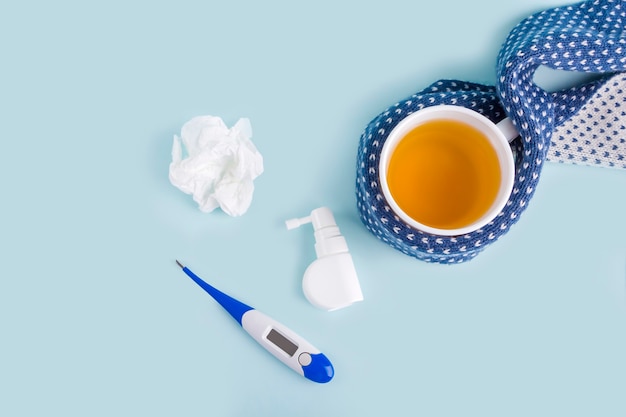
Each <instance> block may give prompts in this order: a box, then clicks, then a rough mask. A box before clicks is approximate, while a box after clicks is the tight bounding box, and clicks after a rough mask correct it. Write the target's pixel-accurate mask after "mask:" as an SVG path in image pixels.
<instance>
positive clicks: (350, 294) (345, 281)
mask: <svg viewBox="0 0 626 417" xmlns="http://www.w3.org/2000/svg"><path fill="white" fill-rule="evenodd" d="M307 223H312V224H313V230H314V235H315V253H316V255H317V260H315V261H313V263H311V265H309V267H308V268H307V269H306V271H305V272H304V278H303V280H302V288H303V290H304V295H305V296H306V298H307V299H308V300H309V301H310V302H311V303H312V304H313V305H315V306H317V307H320V308H324V309H326V310H336V309H339V308H342V307H347V306H349V305H350V304H352V303H354V302H355V301H361V300H363V294H362V293H361V287H360V285H359V280H358V278H357V275H356V270H355V268H354V263H353V261H352V256H351V255H350V252H349V251H348V245H347V243H346V239H345V238H344V237H343V236H342V235H341V232H340V231H339V227H338V226H337V223H336V222H335V218H334V216H333V213H332V212H331V211H330V209H329V208H327V207H320V208H317V209H315V210H313V211H312V212H311V215H310V216H306V217H302V218H296V219H291V220H287V221H286V222H285V224H286V225H287V229H289V230H291V229H295V228H297V227H299V226H301V225H303V224H307Z"/></svg>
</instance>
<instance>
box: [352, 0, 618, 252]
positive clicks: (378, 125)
mask: <svg viewBox="0 0 626 417" xmlns="http://www.w3.org/2000/svg"><path fill="white" fill-rule="evenodd" d="M623 4H624V3H623V2H621V1H614V0H603V1H593V2H584V3H579V4H577V5H573V6H567V7H563V8H555V9H551V10H547V11H544V12H541V13H538V14H536V15H533V16H530V17H529V18H527V19H525V20H524V21H522V22H521V23H520V24H518V25H517V26H516V27H515V28H514V29H513V31H512V32H511V33H510V34H509V37H508V38H507V40H506V42H505V43H504V45H503V47H502V50H501V51H500V54H499V55H498V61H497V69H498V82H497V85H496V87H495V88H494V87H489V86H484V85H480V84H474V83H466V82H462V81H450V80H443V81H439V82H437V83H434V84H433V85H431V86H430V87H428V88H427V89H425V90H424V91H422V92H420V93H417V94H414V95H412V96H411V97H408V98H407V99H405V100H402V101H400V102H398V103H396V104H395V105H393V106H391V107H389V108H388V109H386V110H385V111H384V112H383V113H381V114H380V115H378V116H377V117H376V118H375V119H374V120H372V121H371V122H370V124H369V125H368V126H367V127H366V128H365V130H364V132H363V134H362V135H361V139H360V142H359V149H358V155H357V179H356V193H357V206H358V209H359V212H360V217H361V220H362V221H363V223H364V224H365V226H366V227H367V228H368V229H369V230H370V231H371V232H372V233H373V234H374V235H375V236H377V237H378V238H379V239H381V240H382V241H384V242H386V243H388V244H389V245H391V246H392V247H394V248H396V249H398V250H400V251H402V252H403V253H405V254H407V255H410V256H414V257H416V258H418V259H421V260H424V261H427V262H439V263H445V264H454V263H460V262H465V261H467V260H469V259H472V258H473V257H475V256H476V255H477V254H478V253H480V252H481V251H482V250H484V248H485V247H486V246H488V245H489V244H491V243H493V242H494V241H496V240H497V239H498V238H499V237H501V236H502V235H503V234H505V233H506V232H507V231H508V230H509V228H510V227H511V225H513V224H514V223H516V222H517V221H518V220H519V218H520V215H521V214H522V213H523V212H524V210H525V209H526V208H527V206H528V202H529V201H530V200H531V199H532V197H533V195H534V192H535V189H536V186H537V183H538V181H539V176H540V174H541V168H542V167H543V164H544V162H545V161H546V160H555V161H562V162H573V163H587V164H596V165H602V166H621V167H624V165H623V146H622V147H621V148H620V146H619V145H620V138H624V137H625V136H624V135H623V134H622V132H621V131H622V128H621V126H622V121H621V120H622V119H620V117H622V116H623V114H622V112H621V109H619V110H616V109H618V108H620V107H621V106H622V103H623V97H622V96H620V94H621V89H622V83H623V82H624V79H623V78H622V76H621V75H619V74H618V75H613V76H612V78H611V76H610V75H609V76H607V77H605V78H603V79H601V80H599V81H595V82H593V83H590V84H588V85H586V86H583V87H579V88H574V89H571V90H568V91H564V92H558V93H548V92H546V91H544V90H542V89H541V88H539V87H538V86H536V85H535V84H534V82H533V75H534V72H535V70H536V69H537V68H538V67H539V66H540V65H546V66H549V67H552V68H555V69H565V70H572V71H586V72H595V73H600V74H605V73H606V74H609V73H613V74H614V73H615V72H618V71H623V70H624V69H626V39H625V38H624V36H623V35H622V30H623V29H624V23H626V16H625V14H624V12H623V10H622V6H623ZM622 48H623V49H622ZM607 88H608V90H607ZM618 92H620V93H618ZM607 94H608V96H607ZM611 96H612V97H613V99H610V97H611ZM607 97H608V98H609V99H608V100H607ZM501 103H502V105H503V106H504V108H502V105H501ZM438 104H453V105H459V106H464V107H467V108H470V109H473V110H475V111H477V112H479V113H481V114H483V115H484V116H485V117H487V118H489V119H490V120H492V121H494V122H498V121H500V120H501V119H503V118H504V117H505V114H506V115H508V116H509V117H510V118H511V119H512V120H513V122H514V124H515V126H516V127H517V129H518V131H519V132H520V137H519V138H517V139H516V140H515V141H513V143H512V147H513V150H514V153H515V155H516V178H515V184H514V188H513V192H512V193H511V196H510V198H509V201H508V202H507V204H506V206H505V208H504V209H503V210H502V212H500V213H499V214H498V216H497V217H496V218H495V219H494V221H492V222H491V223H489V224H488V225H486V226H485V227H483V228H482V229H480V230H477V231H475V232H472V233H469V234H467V235H463V236H452V237H449V236H436V235H431V234H428V233H424V232H421V231H418V230H415V229H413V228H412V227H411V226H409V225H408V224H406V223H404V222H403V221H401V220H400V219H399V218H398V217H397V216H396V215H395V214H394V213H393V211H392V210H391V209H390V207H389V205H388V204H387V202H386V201H385V198H384V196H383V195H382V193H381V192H380V189H379V186H378V182H379V177H378V172H377V170H378V166H377V165H378V159H379V156H380V152H381V149H382V146H383V144H384V142H385V140H386V138H387V135H388V134H389V132H390V131H391V130H392V129H393V128H394V127H395V126H396V125H397V124H398V122H399V121H400V120H402V119H403V118H404V117H406V116H407V115H408V114H411V113H412V112H415V111H416V110H419V109H421V108H424V107H428V106H433V105H438ZM616 104H618V105H616ZM624 105H625V106H626V103H625V104H624ZM611 106H613V108H611ZM609 108H611V112H608V110H609ZM607 114H610V115H612V116H613V117H617V119H618V120H615V119H614V118H611V117H610V116H609V117H607ZM602 116H604V119H602ZM623 119H624V120H626V118H623ZM583 121H584V123H583ZM594 122H597V123H596V124H594ZM587 127H591V128H592V129H591V130H587ZM607 128H609V129H612V130H611V134H606V132H607ZM583 131H584V132H583ZM614 131H615V132H617V135H618V136H614V135H615V134H614V133H613V132H614ZM553 132H554V137H553ZM581 133H584V135H583V136H580V134H581ZM594 135H595V137H594ZM601 135H604V136H601ZM608 136H610V137H611V139H607V137H608ZM587 142H588V143H587ZM600 143H603V144H602V145H600ZM621 143H622V144H623V142H621ZM614 145H616V146H617V147H616V148H613V146H614ZM552 147H553V149H552V150H550V149H551V148H552ZM579 148H580V149H579ZM601 148H604V149H601ZM620 152H621V153H620ZM591 156H593V158H591ZM585 158H586V159H585ZM620 158H622V164H621V165H620V164H619V162H620ZM598 161H600V162H598Z"/></svg>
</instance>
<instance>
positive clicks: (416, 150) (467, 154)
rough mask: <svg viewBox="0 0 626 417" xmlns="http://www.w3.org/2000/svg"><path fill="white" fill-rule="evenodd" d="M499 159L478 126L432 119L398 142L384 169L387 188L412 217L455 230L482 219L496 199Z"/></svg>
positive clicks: (498, 185)
mask: <svg viewBox="0 0 626 417" xmlns="http://www.w3.org/2000/svg"><path fill="white" fill-rule="evenodd" d="M500 182H501V173H500V163H499V160H498V156H497V154H496V151H495V150H494V149H493V147H492V145H491V144H490V142H489V140H488V139H487V138H486V137H485V135H484V134H483V133H481V132H480V131H479V130H477V129H475V128H474V127H471V126H469V125H467V124H465V123H462V122H458V121H455V120H447V119H446V120H430V121H427V122H425V123H423V124H422V125H419V126H417V127H415V128H414V129H413V130H411V131H410V132H409V133H408V134H407V135H406V136H404V138H402V140H400V141H399V142H398V145H397V146H396V148H395V150H394V151H393V153H392V155H391V157H390V159H389V165H388V168H387V184H388V186H389V191H390V193H391V195H392V196H393V199H394V200H395V201H396V203H397V204H398V206H400V208H401V209H402V210H403V211H404V212H405V213H406V214H407V215H408V216H410V217H411V218H413V219H415V220H416V221H418V222H420V223H422V224H424V225H427V226H430V227H434V228H438V229H457V228H462V227H465V226H468V225H470V224H472V223H474V222H475V221H477V220H478V219H480V218H481V217H482V216H483V215H484V214H485V213H486V212H487V211H488V210H489V208H490V207H491V205H492V204H493V203H494V201H495V199H496V196H497V194H498V189H499V187H500Z"/></svg>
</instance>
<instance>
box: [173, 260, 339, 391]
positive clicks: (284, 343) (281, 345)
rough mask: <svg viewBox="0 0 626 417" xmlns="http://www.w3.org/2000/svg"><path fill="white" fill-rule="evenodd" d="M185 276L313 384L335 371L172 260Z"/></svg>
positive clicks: (281, 329)
mask: <svg viewBox="0 0 626 417" xmlns="http://www.w3.org/2000/svg"><path fill="white" fill-rule="evenodd" d="M176 263H177V264H178V266H180V267H181V268H182V269H183V271H184V272H185V274H187V275H188V276H189V278H191V279H192V280H194V281H195V282H196V284H198V285H199V286H201V287H202V288H203V289H204V290H205V291H206V292H208V293H209V295H210V296H211V297H213V298H214V299H215V301H217V302H218V303H220V305H221V306H222V307H224V309H225V310H226V311H228V313H229V314H230V315H231V316H233V318H234V319H235V320H237V321H238V322H239V324H240V325H241V327H242V328H243V329H244V330H245V331H246V332H248V334H249V335H250V336H252V338H253V339H254V340H256V341H257V342H258V343H259V344H260V345H261V346H263V347H264V348H265V349H267V350H268V351H269V352H270V353H271V354H272V355H274V356H275V357H276V358H278V359H279V360H280V361H281V362H282V363H284V364H285V365H287V366H288V367H290V368H291V369H293V370H294V371H296V372H297V373H299V374H300V375H302V376H304V377H305V378H308V379H310V380H311V381H314V382H319V383H325V382H328V381H330V380H331V379H332V378H333V376H334V374H335V370H334V368H333V365H332V363H330V361H329V360H328V358H327V357H326V355H324V354H323V353H321V352H320V351H319V350H318V349H316V348H315V347H314V346H313V345H311V344H310V343H309V342H307V341H306V340H304V339H303V338H302V337H301V336H298V335H297V334H296V333H294V332H293V331H291V330H289V329H288V328H287V327H285V326H283V325H282V324H280V323H279V322H277V321H276V320H274V319H272V318H270V317H268V316H266V315H265V314H263V313H261V312H260V311H258V310H255V309H254V308H252V307H250V306H248V305H246V304H244V303H242V302H241V301H239V300H236V299H234V298H232V297H231V296H229V295H227V294H224V293H223V292H221V291H219V290H218V289H216V288H214V287H212V286H211V285H209V284H207V283H206V282H204V281H203V280H202V279H201V278H200V277H198V276H197V275H196V274H194V273H193V272H191V270H189V268H187V267H186V266H183V265H182V264H181V263H180V262H178V261H176Z"/></svg>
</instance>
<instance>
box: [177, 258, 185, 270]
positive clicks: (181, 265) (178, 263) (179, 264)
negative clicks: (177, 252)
mask: <svg viewBox="0 0 626 417" xmlns="http://www.w3.org/2000/svg"><path fill="white" fill-rule="evenodd" d="M176 264H177V265H178V266H180V267H181V268H184V266H183V264H181V263H180V262H179V261H178V259H176Z"/></svg>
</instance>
